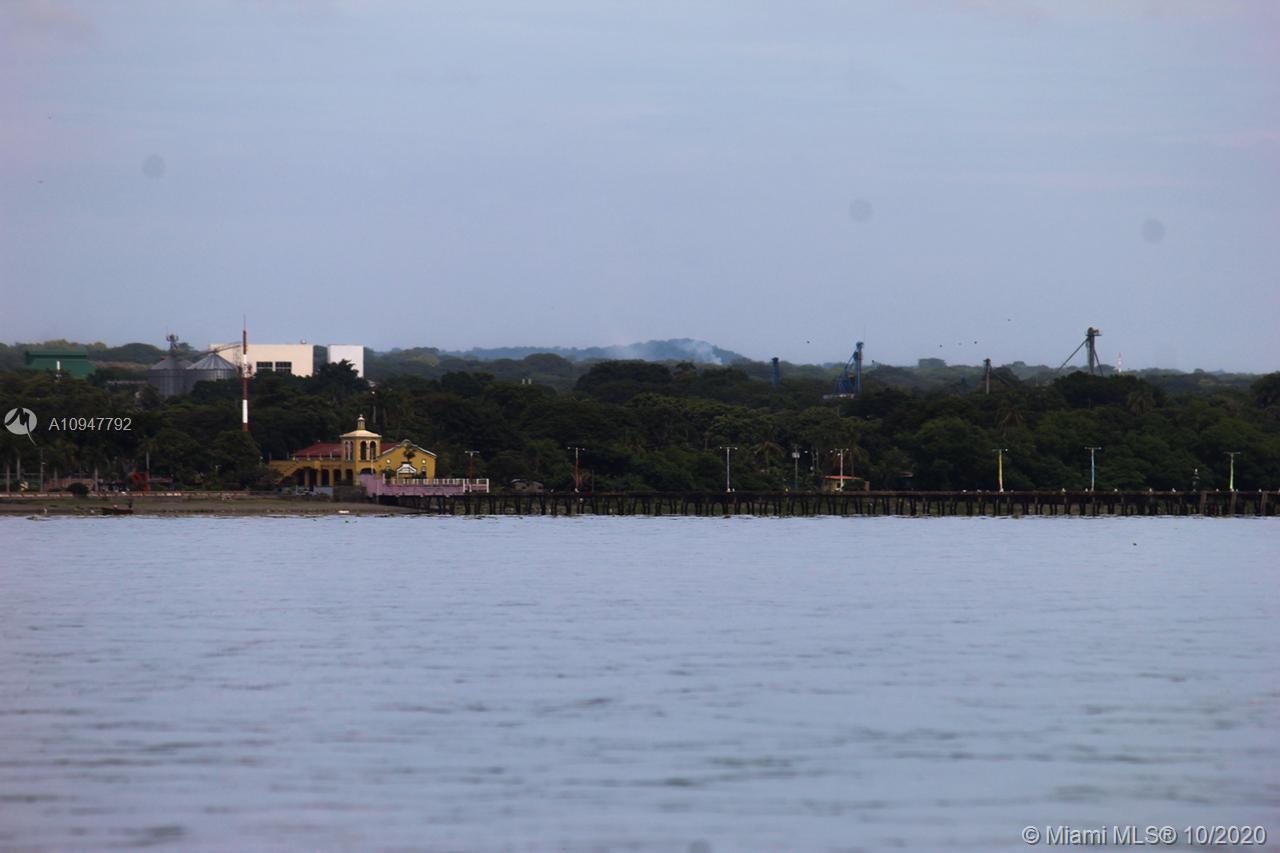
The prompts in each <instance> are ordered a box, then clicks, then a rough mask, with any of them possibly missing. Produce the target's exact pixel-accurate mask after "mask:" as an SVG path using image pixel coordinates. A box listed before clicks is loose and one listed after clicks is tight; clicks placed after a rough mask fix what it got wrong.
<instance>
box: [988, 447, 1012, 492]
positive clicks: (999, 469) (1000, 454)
mask: <svg viewBox="0 0 1280 853" xmlns="http://www.w3.org/2000/svg"><path fill="white" fill-rule="evenodd" d="M991 452H992V453H994V454H995V455H996V487H997V488H998V489H999V490H1000V491H1001V492H1004V455H1005V454H1006V453H1008V452H1009V448H1007V447H993V448H991Z"/></svg>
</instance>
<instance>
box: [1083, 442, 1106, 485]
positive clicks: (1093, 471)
mask: <svg viewBox="0 0 1280 853" xmlns="http://www.w3.org/2000/svg"><path fill="white" fill-rule="evenodd" d="M1101 449H1102V448H1101V447H1085V450H1087V451H1089V491H1091V492H1092V491H1093V486H1094V482H1095V481H1096V479H1097V472H1098V468H1097V465H1095V464H1094V459H1093V454H1095V453H1097V452H1098V451H1099V450H1101Z"/></svg>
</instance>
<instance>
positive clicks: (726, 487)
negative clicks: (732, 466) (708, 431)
mask: <svg viewBox="0 0 1280 853" xmlns="http://www.w3.org/2000/svg"><path fill="white" fill-rule="evenodd" d="M717 449H718V450H723V451H724V490H725V491H726V492H732V491H733V481H732V479H730V476H729V454H730V453H732V452H733V451H735V450H737V449H738V448H736V447H728V446H726V445H723V444H722V445H720V447H718V448H717Z"/></svg>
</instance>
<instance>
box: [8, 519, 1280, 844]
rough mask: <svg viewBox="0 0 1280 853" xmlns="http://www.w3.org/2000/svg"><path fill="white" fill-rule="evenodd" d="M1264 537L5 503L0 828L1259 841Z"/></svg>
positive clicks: (289, 834)
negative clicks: (1145, 830)
mask: <svg viewBox="0 0 1280 853" xmlns="http://www.w3.org/2000/svg"><path fill="white" fill-rule="evenodd" d="M1278 544H1280V526H1277V524H1276V523H1275V522H1273V521H1270V520H1253V521H1250V520H1218V519H1214V520H1206V519H1098V520H1082V519H1026V520H1008V519H1005V520H999V519H939V520H920V519H893V518H885V519H793V520H779V519H757V520H752V519H727V520H713V519H610V518H581V519H541V518H538V519H517V518H505V519H448V518H446V519H439V518H425V517H411V518H404V517H401V518H351V519H346V518H340V517H333V518H322V519H303V518H297V519H293V518H284V519H277V518H238V519H237V518H189V519H147V518H125V519H95V520H87V519H51V520H39V521H36V520H26V519H0V554H3V555H4V556H3V558H2V559H0V846H6V847H22V848H26V847H33V848H57V849H65V848H101V847H106V846H114V845H120V846H134V845H170V846H172V847H174V848H175V849H178V848H181V849H191V848H201V847H206V848H217V849H256V848H334V847H346V848H387V847H401V848H426V849H466V850H470V849H478V850H489V849H518V850H523V849H548V848H550V849H569V850H578V849H628V850H673V851H686V850H690V849H692V850H713V851H727V850H738V849H801V850H803V849H831V848H842V849H849V848H853V849H857V848H865V849H877V850H878V849H884V848H887V847H908V848H916V849H938V848H943V847H957V846H962V847H969V848H972V849H983V850H985V849H993V848H1018V847H1023V845H1022V843H1021V841H1020V840H1019V833H1020V830H1021V829H1022V827H1023V826H1025V825H1028V824H1033V825H1040V826H1043V825H1045V824H1053V825H1057V824H1071V825H1076V826H1081V827H1095V826H1098V825H1101V824H1113V823H1116V824H1130V823H1133V824H1139V825H1146V824H1157V825H1158V824H1166V823H1167V824H1173V825H1176V826H1179V827H1181V826H1184V825H1187V824H1193V825H1194V824H1200V823H1211V824H1221V823H1248V824H1262V825H1264V826H1267V827H1268V829H1269V831H1270V834H1271V837H1272V839H1273V840H1274V839H1276V838H1280V821H1277V817H1278V816H1280V770H1278V768H1280V678H1277V676H1278V675H1280V618H1278V617H1280V587H1278V585H1277V573H1278V572H1280V559H1277V545H1278ZM1024 849H1025V848H1024Z"/></svg>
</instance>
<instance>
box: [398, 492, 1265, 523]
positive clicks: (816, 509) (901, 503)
mask: <svg viewBox="0 0 1280 853" xmlns="http://www.w3.org/2000/svg"><path fill="white" fill-rule="evenodd" d="M379 501H380V502H381V503H384V504H389V505H396V506H401V507H405V508H409V509H416V510H418V511H420V512H423V513H430V514H436V515H551V516H562V515H567V516H573V515H650V516H664V515H684V516H736V515H747V516H780V517H786V516H797V517H805V516H888V515H893V516H907V517H917V518H919V517H933V518H937V517H951V516H999V517H1012V518H1020V517H1028V516H1043V517H1051V516H1075V517H1095V516H1097V517H1102V516H1108V517H1111V516H1114V517H1120V516H1194V515H1200V516H1212V517H1219V516H1255V517H1264V516H1265V517H1274V516H1276V515H1280V510H1278V509H1277V506H1278V505H1280V492H1261V491H1259V492H1154V491H1148V492H1081V491H1073V492H1067V491H1057V492H861V491H859V492H584V493H582V494H574V493H572V492H538V493H510V494H503V493H493V494H468V495H432V496H402V497H392V496H385V495H384V496H382V497H380V498H379Z"/></svg>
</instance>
